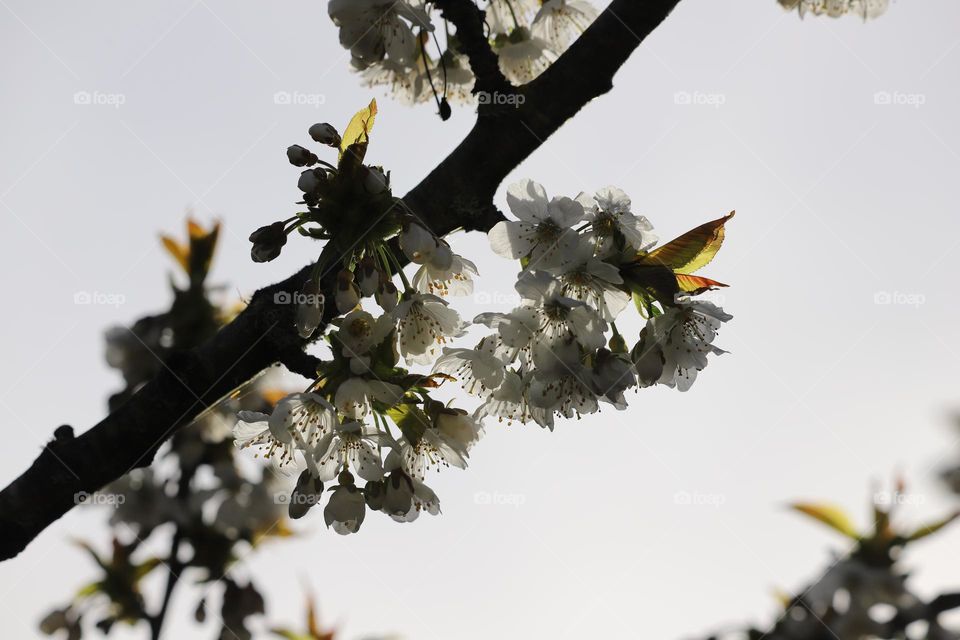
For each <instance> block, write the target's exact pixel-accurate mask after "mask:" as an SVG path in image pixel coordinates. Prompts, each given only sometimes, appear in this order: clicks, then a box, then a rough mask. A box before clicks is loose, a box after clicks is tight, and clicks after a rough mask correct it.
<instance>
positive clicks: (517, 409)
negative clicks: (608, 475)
mask: <svg viewBox="0 0 960 640" xmlns="http://www.w3.org/2000/svg"><path fill="white" fill-rule="evenodd" d="M507 202H508V204H509V206H510V210H511V212H512V213H513V214H514V216H516V218H517V219H516V220H508V221H502V222H500V223H498V224H497V225H496V226H495V227H494V228H493V229H492V230H491V232H490V243H491V247H492V248H493V250H494V252H496V253H497V254H499V255H501V256H503V257H506V258H511V259H517V260H520V264H521V267H522V270H521V271H520V274H519V276H518V278H517V283H516V290H517V292H518V293H519V294H520V297H521V298H522V302H521V304H520V306H518V307H516V308H515V309H513V310H512V311H510V312H509V313H483V314H481V315H480V316H478V317H477V318H476V319H475V322H476V323H479V324H482V325H485V326H487V327H489V328H490V329H493V330H494V332H493V333H491V334H489V335H487V336H486V337H484V338H483V339H482V340H481V341H480V342H479V344H477V346H476V347H475V348H474V349H446V350H445V352H444V355H443V357H442V358H441V359H440V360H439V361H438V362H437V365H436V367H435V369H434V371H435V372H440V373H445V374H448V375H451V376H453V377H456V378H457V379H458V380H460V381H461V384H462V385H463V388H464V390H466V391H467V392H468V393H470V394H473V395H476V396H479V397H480V398H481V399H482V400H483V404H482V405H481V406H480V407H479V408H478V409H477V411H476V413H475V415H476V416H477V417H478V418H483V417H487V416H491V417H496V418H497V419H498V420H501V421H502V420H506V421H519V422H531V421H532V422H536V423H537V424H539V425H540V426H543V427H548V428H550V429H552V428H553V426H554V419H555V418H556V417H563V418H572V417H574V416H576V417H580V416H582V415H584V414H590V413H594V412H596V411H598V410H599V408H600V405H601V403H608V404H610V405H613V406H614V407H615V408H617V409H619V410H622V409H625V408H626V406H627V403H626V400H625V396H624V393H625V392H626V391H627V390H629V389H631V388H637V387H647V386H650V385H653V384H665V385H668V386H673V387H677V388H678V389H680V390H681V391H686V390H687V389H689V388H690V386H691V385H692V384H693V381H694V380H695V379H696V377H697V373H698V372H699V371H701V370H702V369H703V368H704V367H706V365H707V356H708V355H709V354H719V353H723V351H722V350H721V349H719V348H718V347H716V346H714V344H713V340H714V338H715V337H716V334H717V331H718V329H719V327H720V325H721V323H723V322H726V321H727V320H729V319H730V317H731V316H729V315H728V314H726V313H724V312H723V310H721V309H720V308H719V307H717V306H715V305H714V304H712V303H710V302H707V301H702V300H696V299H695V298H694V297H693V295H694V294H696V293H700V292H702V291H704V290H706V289H709V288H713V287H715V286H718V285H719V283H716V282H714V281H709V280H706V279H702V278H696V277H693V276H689V275H681V276H680V277H677V275H676V274H675V273H674V269H673V268H671V265H672V266H673V267H676V268H677V269H678V271H680V272H682V271H686V270H688V269H687V267H689V266H690V262H691V260H690V258H691V256H694V255H700V256H706V255H707V254H708V253H710V252H715V251H716V249H717V248H718V246H719V242H720V241H721V240H722V235H719V233H718V231H719V230H720V229H722V223H723V220H721V221H717V222H716V223H712V224H710V225H706V226H707V227H708V229H703V230H701V231H698V230H694V231H693V232H691V234H688V236H685V237H682V238H679V239H677V240H676V241H674V242H673V243H670V244H668V245H664V247H661V248H660V249H653V246H654V245H655V244H656V242H657V239H656V236H655V235H654V234H653V227H652V225H651V224H650V222H649V221H648V220H647V219H646V218H645V217H643V216H638V215H636V214H634V213H633V212H632V211H631V202H630V199H629V197H628V196H627V194H625V193H624V192H623V191H621V190H620V189H617V188H615V187H608V188H605V189H602V190H600V191H598V192H597V193H596V194H594V195H592V196H591V195H586V194H581V195H580V196H579V197H577V198H576V199H571V198H567V197H554V198H548V196H547V194H546V192H545V190H544V189H543V187H542V186H540V185H539V184H537V183H535V182H531V181H529V180H526V181H523V182H519V183H517V184H514V185H511V186H510V187H509V189H508V191H507ZM681 247H682V249H681ZM681 254H683V256H682V262H684V264H680V262H679V261H681ZM700 260H701V261H702V260H703V258H702V257H701V258H700ZM631 298H633V300H634V302H635V303H636V305H637V308H638V309H639V310H640V312H641V313H642V314H644V315H645V316H647V318H648V320H647V323H646V326H645V328H644V329H643V330H642V331H641V332H640V336H639V340H638V341H637V342H636V344H635V345H634V346H633V348H632V349H628V345H627V341H626V339H625V338H624V336H623V335H622V334H621V333H620V332H619V331H618V329H617V325H616V320H617V317H618V316H619V315H620V314H621V312H623V311H624V309H626V308H627V306H628V305H629V303H630V301H631Z"/></svg>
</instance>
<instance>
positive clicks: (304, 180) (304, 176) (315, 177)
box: [297, 169, 327, 193]
mask: <svg viewBox="0 0 960 640" xmlns="http://www.w3.org/2000/svg"><path fill="white" fill-rule="evenodd" d="M326 177H327V174H325V173H324V172H323V171H320V170H318V169H307V170H306V171H304V172H303V173H301V174H300V179H299V180H298V181H297V188H298V189H300V191H303V192H304V193H313V192H314V191H316V190H317V189H319V188H320V187H321V186H323V184H324V183H326Z"/></svg>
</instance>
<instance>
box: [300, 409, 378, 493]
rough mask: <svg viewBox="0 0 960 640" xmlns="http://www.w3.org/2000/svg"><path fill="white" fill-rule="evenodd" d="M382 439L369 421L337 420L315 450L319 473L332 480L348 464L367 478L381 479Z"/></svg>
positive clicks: (314, 454) (317, 475) (324, 478)
mask: <svg viewBox="0 0 960 640" xmlns="http://www.w3.org/2000/svg"><path fill="white" fill-rule="evenodd" d="M380 440H381V434H380V432H379V431H377V430H376V429H375V428H374V427H371V426H369V425H366V424H362V423H360V422H355V421H347V422H344V423H342V424H338V425H337V426H336V427H334V429H333V431H331V432H330V433H328V434H326V435H325V436H324V437H323V438H321V439H320V441H319V442H318V443H317V445H316V447H315V448H314V450H313V458H314V461H315V462H316V468H317V472H316V477H317V478H318V479H320V480H322V481H324V482H329V481H330V480H333V479H334V478H336V477H337V474H339V473H340V472H341V471H343V470H344V469H348V468H349V469H352V470H353V471H354V472H355V473H356V474H357V475H358V476H360V477H361V478H363V479H364V480H369V481H373V480H379V479H380V478H382V477H383V464H382V463H381V462H380V452H379V449H378V447H379V446H380Z"/></svg>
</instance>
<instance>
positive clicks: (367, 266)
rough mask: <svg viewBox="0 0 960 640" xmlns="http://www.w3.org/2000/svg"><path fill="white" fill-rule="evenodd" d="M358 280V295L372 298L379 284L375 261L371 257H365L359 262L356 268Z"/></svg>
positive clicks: (378, 273) (378, 272)
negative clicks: (358, 275) (358, 274)
mask: <svg viewBox="0 0 960 640" xmlns="http://www.w3.org/2000/svg"><path fill="white" fill-rule="evenodd" d="M357 271H358V272H359V273H360V278H359V280H358V281H357V284H358V285H360V293H361V294H363V296H364V297H368V296H372V295H373V294H375V293H376V292H377V286H378V285H379V284H380V271H379V269H377V261H376V260H374V259H373V257H372V256H366V257H364V258H363V260H361V261H360V265H359V267H358V268H357Z"/></svg>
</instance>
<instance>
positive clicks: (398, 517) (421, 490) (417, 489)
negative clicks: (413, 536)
mask: <svg viewBox="0 0 960 640" xmlns="http://www.w3.org/2000/svg"><path fill="white" fill-rule="evenodd" d="M384 467H385V468H387V469H390V470H391V471H392V472H391V473H390V475H389V476H388V477H387V478H385V479H384V495H383V508H382V510H383V512H384V513H386V514H387V515H389V516H390V517H391V518H393V519H394V520H395V521H396V522H413V521H414V520H416V519H417V518H419V517H420V512H421V511H426V512H427V513H429V514H430V515H434V516H435V515H437V514H438V513H440V499H439V498H437V494H436V493H434V492H433V490H432V489H431V488H430V487H428V486H427V485H425V484H424V483H423V482H421V481H420V480H418V479H416V478H411V477H410V476H408V475H407V474H406V473H405V472H404V471H403V461H402V459H401V457H400V455H399V454H398V453H397V452H396V451H395V450H394V451H391V452H390V453H389V454H388V455H387V459H386V461H385V462H384Z"/></svg>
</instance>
